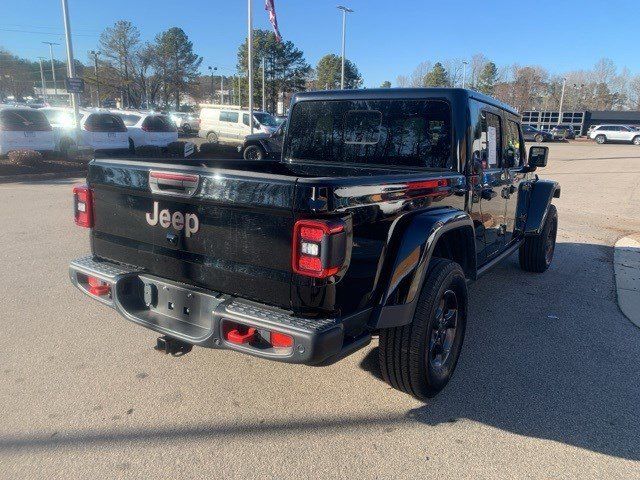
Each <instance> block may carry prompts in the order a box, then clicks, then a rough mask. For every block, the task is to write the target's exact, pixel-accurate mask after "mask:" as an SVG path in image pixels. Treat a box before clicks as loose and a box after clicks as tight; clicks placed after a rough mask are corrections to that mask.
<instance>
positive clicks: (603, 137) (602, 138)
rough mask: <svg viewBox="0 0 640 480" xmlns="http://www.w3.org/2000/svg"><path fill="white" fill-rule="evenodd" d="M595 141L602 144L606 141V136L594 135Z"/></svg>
mask: <svg viewBox="0 0 640 480" xmlns="http://www.w3.org/2000/svg"><path fill="white" fill-rule="evenodd" d="M596 143H598V144H600V145H602V144H603V143H607V137H605V136H604V135H598V136H596Z"/></svg>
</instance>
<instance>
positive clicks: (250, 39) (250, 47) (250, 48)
mask: <svg viewBox="0 0 640 480" xmlns="http://www.w3.org/2000/svg"><path fill="white" fill-rule="evenodd" d="M252 3H253V0H248V1H247V30H248V31H247V53H248V55H247V63H248V67H249V68H248V70H249V72H248V73H249V132H250V133H251V134H252V135H253V11H252V8H251V4H252Z"/></svg>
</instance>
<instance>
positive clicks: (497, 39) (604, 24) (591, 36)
mask: <svg viewBox="0 0 640 480" xmlns="http://www.w3.org/2000/svg"><path fill="white" fill-rule="evenodd" d="M340 1H343V4H345V5H348V6H350V7H351V8H353V9H354V10H355V11H356V12H355V13H354V14H351V15H350V16H349V19H348V26H347V57H348V58H350V59H351V60H353V61H355V62H356V64H357V66H358V68H359V69H360V71H361V73H362V74H363V76H364V79H365V85H366V86H378V85H379V84H380V83H381V82H382V81H384V80H387V79H388V80H391V81H392V82H394V83H395V78H396V76H397V75H398V74H409V73H410V72H411V71H412V70H413V68H414V67H415V66H416V65H417V64H418V63H419V62H421V61H424V60H431V61H434V60H437V59H440V58H450V57H457V58H463V57H470V56H471V55H473V54H474V53H477V52H482V53H484V54H485V55H486V56H487V57H489V58H490V59H492V60H493V61H495V62H496V63H497V64H498V65H507V64H512V63H516V62H517V63H520V64H537V65H541V66H544V67H546V68H548V69H549V70H550V71H551V72H552V73H561V72H563V71H567V70H575V69H585V68H590V67H591V66H593V64H594V63H595V62H596V61H597V60H598V59H599V58H601V57H609V58H611V59H612V60H613V61H614V62H615V63H616V64H617V65H618V67H622V66H627V67H628V68H629V69H630V70H631V72H632V73H633V74H640V55H638V39H637V32H638V29H639V26H638V23H639V20H638V15H637V13H638V9H637V7H638V0H617V1H616V0H613V1H602V0H597V1H595V0H582V1H577V2H573V1H563V0H554V1H548V0H538V1H529V2H520V1H518V0H484V1H478V0H473V1H471V0H396V1H383V0H276V9H277V11H278V19H279V23H280V30H281V32H282V35H283V37H284V38H285V39H288V40H291V41H293V42H294V43H295V44H296V45H297V46H298V47H299V48H301V49H302V50H303V51H304V53H305V55H306V58H307V60H308V61H309V63H310V64H311V65H315V64H316V62H317V61H318V59H319V58H320V57H321V56H322V55H324V54H326V53H330V52H333V53H339V51H340V31H341V18H340V14H339V12H338V10H337V9H336V5H337V4H338V3H339V2H340ZM4 3H5V7H10V8H3V9H2V16H0V46H3V47H5V48H7V49H9V50H10V51H12V52H13V53H15V54H18V55H20V56H25V57H30V58H35V57H37V56H38V55H43V56H48V47H47V46H46V45H42V44H41V43H40V42H41V41H43V40H46V41H54V42H55V41H57V42H59V43H61V44H64V37H63V36H62V35H61V33H62V32H63V27H62V15H61V12H60V2H59V0H36V1H29V0H26V1H19V0H4ZM246 5H247V2H246V1H245V0H224V1H223V0H207V1H205V0H193V1H176V0H153V1H146V0H137V1H135V0H134V1H132V0H127V1H124V0H107V1H103V0H69V8H70V15H71V25H72V29H73V31H74V32H75V33H76V36H75V38H74V49H75V53H76V57H77V58H78V59H79V60H81V61H85V62H86V61H87V51H88V50H91V49H93V48H95V47H96V45H97V40H98V37H99V34H100V32H101V31H102V30H103V29H104V27H105V26H107V25H111V24H113V22H115V21H116V20H119V19H127V20H130V21H131V22H133V23H134V24H135V25H137V26H138V28H139V29H140V32H141V34H142V38H143V39H144V40H152V39H153V37H154V36H155V34H156V33H157V32H159V31H161V30H164V29H167V28H169V27H173V26H179V27H181V28H183V29H184V30H185V31H186V32H187V34H188V35H189V37H190V38H191V39H192V40H193V43H194V45H195V49H196V52H197V53H198V54H200V55H202V56H203V57H204V62H203V67H204V68H203V70H204V69H205V68H206V66H207V65H218V66H219V67H222V68H220V69H221V71H222V72H224V73H229V74H231V73H233V72H234V71H235V65H236V52H237V48H238V45H239V43H240V42H241V41H242V40H243V38H244V37H245V36H246ZM253 5H254V26H255V27H256V28H269V23H268V18H267V15H266V12H265V11H264V8H263V7H264V2H263V1H262V0H254V4H253ZM56 52H57V57H58V58H61V59H63V58H66V57H65V53H64V49H63V45H61V46H60V47H57V51H56Z"/></svg>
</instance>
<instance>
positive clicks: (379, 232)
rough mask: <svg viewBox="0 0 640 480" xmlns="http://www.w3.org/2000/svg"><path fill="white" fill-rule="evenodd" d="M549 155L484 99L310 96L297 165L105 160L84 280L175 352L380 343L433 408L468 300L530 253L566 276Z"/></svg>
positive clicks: (81, 262) (371, 93)
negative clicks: (508, 263) (503, 264)
mask: <svg viewBox="0 0 640 480" xmlns="http://www.w3.org/2000/svg"><path fill="white" fill-rule="evenodd" d="M547 155H548V150H547V148H546V147H541V146H534V147H531V149H530V151H529V155H528V157H527V155H526V152H525V145H524V141H523V135H522V131H521V128H520V117H519V115H518V113H517V112H516V111H515V110H514V109H512V108H510V107H509V106H507V105H504V104H502V103H500V102H498V101H496V100H494V99H492V98H489V97H487V96H484V95H481V94H479V93H476V92H473V91H469V90H463V89H395V90H394V89H380V90H357V91H325V92H309V93H300V94H297V95H296V96H295V97H294V98H293V100H292V106H291V111H290V115H289V119H288V126H287V131H286V134H285V138H284V148H283V154H282V158H281V160H262V161H247V160H202V159H193V160H189V159H185V160H181V161H179V162H177V161H176V160H175V159H157V160H156V159H152V160H148V161H141V160H140V159H127V158H124V159H123V158H118V159H110V158H95V159H94V160H92V161H91V163H90V165H89V171H88V176H87V184H86V185H80V186H76V187H74V205H75V221H76V223H77V224H78V225H81V226H83V227H87V228H89V229H90V239H91V254H90V255H88V256H86V257H83V258H80V259H77V260H75V261H73V262H72V263H71V265H70V276H71V280H72V282H73V284H74V285H76V286H77V287H78V288H79V289H80V290H82V291H83V292H84V293H86V294H87V295H89V296H90V297H92V298H94V299H96V300H98V301H100V302H102V303H104V304H105V305H108V306H110V307H112V308H114V309H116V310H117V311H118V312H119V313H120V314H122V315H123V316H124V317H125V318H126V319H128V320H130V321H132V322H134V323H137V324H139V325H142V326H144V327H147V328H149V329H151V330H154V331H156V332H158V333H160V334H161V335H162V336H161V337H160V338H159V339H158V341H157V345H156V348H158V349H160V350H163V351H165V352H167V353H173V354H180V353H186V352H188V351H189V350H190V349H191V347H192V346H193V345H198V346H203V347H210V348H221V349H229V350H235V351H237V352H242V353H246V354H250V355H255V356H258V357H262V358H267V359H271V360H279V361H283V362H291V363H301V364H308V365H326V364H329V363H333V362H335V361H337V360H339V359H341V358H344V357H345V356H347V355H349V354H351V353H353V352H355V351H356V350H358V349H360V348H362V347H364V346H366V345H367V344H368V343H369V342H370V341H371V338H372V336H374V335H378V336H379V359H380V368H381V371H382V374H383V376H384V378H385V380H386V381H387V382H388V383H389V384H391V385H392V386H393V387H395V388H397V389H399V390H402V391H404V392H407V393H409V394H412V395H414V396H416V397H418V398H421V399H424V398H426V397H431V396H433V395H435V394H436V393H437V392H438V391H440V390H441V389H442V388H443V387H444V386H445V385H446V384H447V382H448V381H449V379H450V378H451V376H452V374H453V372H454V369H455V366H456V363H457V361H458V357H459V355H460V351H461V347H462V343H463V339H464V332H465V326H466V323H467V321H468V294H467V284H468V283H469V282H471V281H473V280H475V279H477V278H478V277H479V276H480V275H482V274H483V273H485V272H486V271H487V270H489V268H490V267H491V266H493V265H495V264H496V263H497V262H499V261H500V260H503V259H505V258H506V257H508V256H509V255H511V254H512V253H514V252H516V251H519V259H520V266H521V267H522V268H523V269H524V270H526V271H530V272H543V271H545V270H546V269H547V267H548V266H549V264H550V263H551V260H552V258H553V253H554V247H555V239H556V231H557V227H558V217H557V212H556V208H555V206H554V205H552V203H551V201H552V199H553V198H554V197H559V196H560V187H559V185H558V184H557V183H555V182H552V181H546V180H540V179H538V177H537V176H536V175H535V174H534V173H533V172H534V171H535V170H536V168H539V167H543V166H545V165H546V162H547Z"/></svg>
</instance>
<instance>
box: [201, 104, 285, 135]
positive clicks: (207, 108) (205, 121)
mask: <svg viewBox="0 0 640 480" xmlns="http://www.w3.org/2000/svg"><path fill="white" fill-rule="evenodd" d="M253 119H254V125H253V133H273V132H275V131H276V130H277V129H278V122H277V121H276V119H275V118H274V117H273V115H271V114H270V113H267V112H257V111H254V112H253ZM250 134H251V127H250V125H249V110H243V109H241V108H240V107H238V106H233V105H201V110H200V130H199V132H198V136H199V137H200V138H206V139H207V141H209V142H211V143H222V144H226V145H242V144H243V143H244V139H245V137H246V136H247V135H250Z"/></svg>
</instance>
